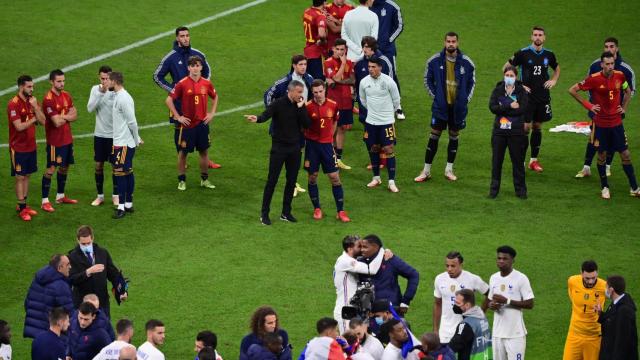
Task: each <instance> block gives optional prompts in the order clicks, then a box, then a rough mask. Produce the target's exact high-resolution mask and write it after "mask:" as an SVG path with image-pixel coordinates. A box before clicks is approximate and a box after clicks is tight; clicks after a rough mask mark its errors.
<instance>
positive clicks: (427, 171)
mask: <svg viewBox="0 0 640 360" xmlns="http://www.w3.org/2000/svg"><path fill="white" fill-rule="evenodd" d="M422 171H423V172H424V173H425V174H431V164H424V169H423V170H422Z"/></svg>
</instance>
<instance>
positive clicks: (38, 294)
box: [23, 265, 73, 338]
mask: <svg viewBox="0 0 640 360" xmlns="http://www.w3.org/2000/svg"><path fill="white" fill-rule="evenodd" d="M59 306H61V307H64V308H65V309H67V310H68V311H69V313H71V311H72V310H73V302H72V300H71V287H70V286H69V282H68V279H67V278H66V277H65V276H64V275H62V273H60V272H58V271H57V270H56V269H54V268H53V267H51V266H49V265H47V266H45V267H43V268H42V269H40V270H38V272H37V273H36V276H35V277H34V279H33V281H32V282H31V286H30V287H29V291H28V292H27V297H26V299H25V300H24V310H25V313H26V316H25V319H24V332H23V335H24V337H28V338H35V337H36V336H37V335H38V334H39V333H41V332H43V331H47V330H48V329H49V311H50V310H51V309H52V308H54V307H59Z"/></svg>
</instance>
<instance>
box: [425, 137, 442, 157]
mask: <svg viewBox="0 0 640 360" xmlns="http://www.w3.org/2000/svg"><path fill="white" fill-rule="evenodd" d="M439 140H440V135H435V134H431V136H429V142H427V150H426V151H425V153H424V163H425V164H431V163H433V158H434V157H435V156H436V153H437V152H438V141H439Z"/></svg>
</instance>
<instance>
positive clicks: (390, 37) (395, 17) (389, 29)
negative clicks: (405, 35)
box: [369, 0, 404, 89]
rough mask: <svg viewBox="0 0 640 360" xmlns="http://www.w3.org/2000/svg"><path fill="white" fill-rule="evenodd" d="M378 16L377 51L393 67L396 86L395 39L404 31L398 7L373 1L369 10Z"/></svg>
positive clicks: (388, 1)
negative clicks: (380, 52) (387, 59)
mask: <svg viewBox="0 0 640 360" xmlns="http://www.w3.org/2000/svg"><path fill="white" fill-rule="evenodd" d="M369 9H370V10H371V11H373V12H374V13H376V15H378V39H377V40H378V49H379V50H380V51H382V53H383V54H384V55H385V56H386V57H387V58H389V60H390V61H391V64H392V67H393V75H392V76H391V77H392V78H393V80H394V81H395V82H396V84H398V89H399V88H400V84H399V83H398V76H397V72H398V69H397V66H396V55H397V51H396V43H395V42H396V39H397V38H398V37H399V36H400V34H401V33H402V30H403V29H404V23H403V21H402V12H401V11H400V6H399V5H398V4H396V3H395V2H394V1H392V0H375V1H374V2H373V5H371V7H370V8H369Z"/></svg>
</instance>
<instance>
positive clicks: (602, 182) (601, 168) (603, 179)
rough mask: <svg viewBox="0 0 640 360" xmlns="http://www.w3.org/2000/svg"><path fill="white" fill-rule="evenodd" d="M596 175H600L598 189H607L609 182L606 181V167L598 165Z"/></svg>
mask: <svg viewBox="0 0 640 360" xmlns="http://www.w3.org/2000/svg"><path fill="white" fill-rule="evenodd" d="M598 175H600V187H601V188H606V187H609V182H608V181H607V167H606V165H605V164H602V165H600V164H598Z"/></svg>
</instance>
